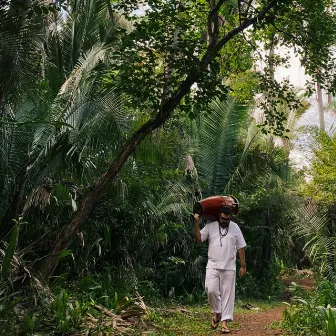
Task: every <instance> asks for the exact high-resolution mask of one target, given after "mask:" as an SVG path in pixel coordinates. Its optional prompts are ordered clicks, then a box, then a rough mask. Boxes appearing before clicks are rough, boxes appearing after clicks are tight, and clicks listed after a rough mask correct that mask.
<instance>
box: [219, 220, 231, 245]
mask: <svg viewBox="0 0 336 336" xmlns="http://www.w3.org/2000/svg"><path fill="white" fill-rule="evenodd" d="M229 225H230V223H229ZM229 225H228V226H227V227H225V228H223V227H221V225H220V224H219V223H218V230H219V243H220V246H221V247H222V246H223V244H222V238H223V237H225V236H226V235H227V234H228V232H229Z"/></svg>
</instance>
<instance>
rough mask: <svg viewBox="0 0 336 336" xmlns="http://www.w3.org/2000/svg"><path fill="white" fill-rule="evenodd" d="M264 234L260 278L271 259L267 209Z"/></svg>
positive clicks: (269, 221)
mask: <svg viewBox="0 0 336 336" xmlns="http://www.w3.org/2000/svg"><path fill="white" fill-rule="evenodd" d="M265 227H266V230H265V234H264V240H263V248H262V255H261V268H260V279H264V278H265V276H266V275H267V271H268V269H269V262H270V260H271V218H270V210H269V209H267V212H266V215H265Z"/></svg>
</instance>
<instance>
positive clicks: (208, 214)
mask: <svg viewBox="0 0 336 336" xmlns="http://www.w3.org/2000/svg"><path fill="white" fill-rule="evenodd" d="M222 207H229V208H231V209H232V213H233V214H234V215H237V214H238V207H239V202H238V200H237V198H236V197H234V196H231V195H230V196H211V197H208V198H205V199H203V200H201V201H199V202H196V203H195V205H194V208H193V212H194V213H197V214H199V215H200V217H201V218H203V219H206V220H211V221H215V220H218V214H219V210H220V209H221V208H222Z"/></svg>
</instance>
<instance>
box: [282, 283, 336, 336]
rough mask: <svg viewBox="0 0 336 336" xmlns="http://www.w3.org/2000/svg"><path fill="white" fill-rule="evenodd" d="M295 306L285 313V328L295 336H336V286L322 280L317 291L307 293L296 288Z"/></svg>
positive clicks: (291, 306) (294, 292) (290, 306)
mask: <svg viewBox="0 0 336 336" xmlns="http://www.w3.org/2000/svg"><path fill="white" fill-rule="evenodd" d="M293 294H297V296H296V297H294V302H295V303H293V304H291V305H289V308H287V309H286V311H285V313H284V326H285V327H286V328H287V329H288V330H290V331H291V332H293V333H294V334H295V335H321V334H322V332H324V335H328V336H329V335H335V318H336V316H335V313H334V308H331V307H334V306H335V305H336V286H335V283H331V282H330V281H327V280H324V279H321V280H319V282H318V283H317V286H316V289H314V290H313V291H312V292H305V291H302V289H300V288H298V287H297V285H296V288H294V291H293Z"/></svg>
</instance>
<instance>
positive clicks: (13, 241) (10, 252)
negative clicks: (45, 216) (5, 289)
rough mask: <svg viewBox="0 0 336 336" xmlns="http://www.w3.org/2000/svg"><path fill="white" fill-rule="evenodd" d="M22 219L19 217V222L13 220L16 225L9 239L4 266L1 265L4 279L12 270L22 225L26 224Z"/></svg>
mask: <svg viewBox="0 0 336 336" xmlns="http://www.w3.org/2000/svg"><path fill="white" fill-rule="evenodd" d="M22 219H23V218H22V217H19V219H18V220H16V219H14V220H13V221H14V222H15V225H14V226H13V229H12V233H11V236H10V239H9V243H8V246H7V249H6V253H5V255H4V258H3V261H2V265H1V272H2V276H3V277H5V276H7V275H8V272H9V270H10V264H11V261H12V258H13V256H14V253H15V249H16V246H17V243H18V239H19V230H20V225H22V224H24V223H23V222H22Z"/></svg>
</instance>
